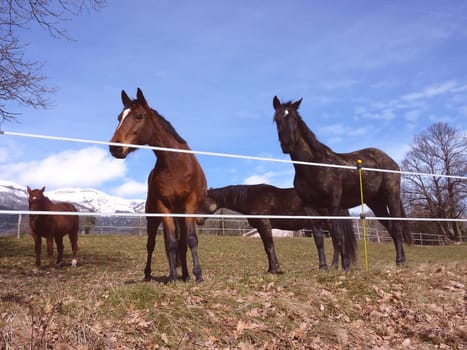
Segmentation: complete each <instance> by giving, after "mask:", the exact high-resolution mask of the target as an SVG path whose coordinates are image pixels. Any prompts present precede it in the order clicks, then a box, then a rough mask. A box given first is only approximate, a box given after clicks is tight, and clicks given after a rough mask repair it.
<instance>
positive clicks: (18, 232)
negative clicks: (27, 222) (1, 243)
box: [16, 214, 21, 239]
mask: <svg viewBox="0 0 467 350" xmlns="http://www.w3.org/2000/svg"><path fill="white" fill-rule="evenodd" d="M20 236H21V214H19V215H18V231H17V232H16V238H18V239H20Z"/></svg>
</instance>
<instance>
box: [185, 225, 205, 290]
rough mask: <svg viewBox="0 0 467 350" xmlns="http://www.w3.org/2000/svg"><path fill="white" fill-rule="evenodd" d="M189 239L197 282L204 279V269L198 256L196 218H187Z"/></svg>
mask: <svg viewBox="0 0 467 350" xmlns="http://www.w3.org/2000/svg"><path fill="white" fill-rule="evenodd" d="M186 224H187V240H188V246H189V247H190V250H191V257H192V259H193V275H195V279H196V282H202V281H203V271H202V270H201V264H200V262H199V257H198V236H197V235H196V218H187V219H186Z"/></svg>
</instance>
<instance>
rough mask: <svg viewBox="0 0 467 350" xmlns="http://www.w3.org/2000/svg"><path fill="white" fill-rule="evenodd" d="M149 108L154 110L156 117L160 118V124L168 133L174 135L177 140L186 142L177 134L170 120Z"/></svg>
mask: <svg viewBox="0 0 467 350" xmlns="http://www.w3.org/2000/svg"><path fill="white" fill-rule="evenodd" d="M151 110H152V111H153V112H154V114H155V115H156V117H157V118H159V119H160V121H161V122H162V126H163V127H164V129H165V130H166V131H167V132H168V133H169V134H171V135H172V136H173V137H175V139H176V140H177V141H178V142H180V143H184V144H186V141H185V139H184V138H183V137H181V136H180V135H179V133H178V132H177V130H175V128H174V127H173V126H172V124H170V122H169V121H168V120H167V119H165V118H164V117H163V116H162V115H161V114H159V112H157V111H156V110H155V109H154V108H151Z"/></svg>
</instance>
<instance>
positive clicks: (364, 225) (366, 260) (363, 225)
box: [357, 159, 368, 272]
mask: <svg viewBox="0 0 467 350" xmlns="http://www.w3.org/2000/svg"><path fill="white" fill-rule="evenodd" d="M362 163H363V162H362V160H361V159H359V160H357V169H358V177H359V179H360V201H361V203H362V213H361V214H360V219H362V227H363V251H364V252H365V271H366V272H368V248H367V245H366V224H365V200H364V199H363V175H362Z"/></svg>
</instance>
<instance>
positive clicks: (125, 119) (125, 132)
mask: <svg viewBox="0 0 467 350" xmlns="http://www.w3.org/2000/svg"><path fill="white" fill-rule="evenodd" d="M122 103H123V110H122V112H121V113H120V114H119V115H118V126H117V129H116V130H115V132H114V135H113V137H112V139H111V140H110V142H114V143H123V144H136V145H146V144H148V143H149V135H150V133H149V132H148V130H147V128H148V121H149V119H150V118H151V115H152V114H153V112H152V110H151V108H150V107H149V106H148V103H147V102H146V99H145V98H144V95H143V92H142V91H141V89H140V88H138V90H137V93H136V100H131V99H130V98H129V97H128V95H127V94H126V92H125V91H124V90H122ZM109 149H110V153H112V155H113V156H114V157H115V158H125V157H126V156H127V155H128V153H130V152H132V151H135V150H136V148H134V147H130V146H125V145H122V146H119V145H111V146H109Z"/></svg>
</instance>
